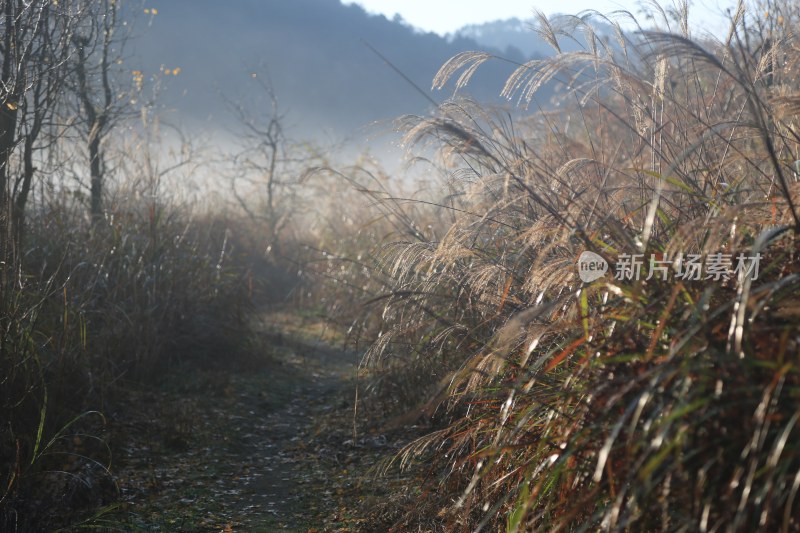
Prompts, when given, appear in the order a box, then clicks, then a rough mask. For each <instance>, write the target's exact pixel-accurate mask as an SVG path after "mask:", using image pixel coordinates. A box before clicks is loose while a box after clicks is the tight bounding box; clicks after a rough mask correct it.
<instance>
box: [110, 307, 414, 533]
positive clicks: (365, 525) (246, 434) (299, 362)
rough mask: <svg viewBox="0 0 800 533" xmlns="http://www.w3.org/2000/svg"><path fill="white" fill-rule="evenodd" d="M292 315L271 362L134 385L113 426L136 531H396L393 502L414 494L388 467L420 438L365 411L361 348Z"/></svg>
mask: <svg viewBox="0 0 800 533" xmlns="http://www.w3.org/2000/svg"><path fill="white" fill-rule="evenodd" d="M268 322H272V324H273V326H274V324H275V323H276V322H278V323H280V320H276V319H275V317H271V318H270V320H268ZM288 322H290V321H288ZM288 322H287V321H286V320H284V324H281V325H280V328H279V331H278V332H276V330H275V329H274V327H273V328H272V330H271V331H270V332H269V334H268V335H267V337H266V339H267V342H266V343H264V344H265V351H266V352H267V354H266V355H265V358H264V360H263V362H262V363H257V364H251V365H249V366H248V367H245V368H233V367H232V368H230V369H225V368H223V369H221V370H220V369H216V370H208V369H206V370H197V369H194V368H186V369H185V370H179V371H177V372H174V373H170V375H169V376H167V377H165V378H164V379H162V380H158V383H154V384H153V386H152V387H144V386H142V387H140V388H138V389H137V390H132V391H130V392H129V397H128V399H127V403H128V404H129V406H128V408H127V409H126V410H125V413H126V414H125V416H124V417H123V418H120V419H118V420H116V421H115V422H114V427H113V428H112V430H113V435H114V440H115V441H116V447H117V448H118V449H121V451H118V453H117V457H118V460H117V462H116V463H115V464H114V465H113V468H112V470H113V471H114V472H115V475H116V477H117V482H118V484H119V487H120V490H121V505H120V506H119V507H118V508H117V509H116V510H115V511H114V513H113V516H114V520H121V521H122V522H123V523H124V524H125V526H124V527H125V529H126V530H134V531H136V530H140V531H187V532H188V531H243V532H259V531H264V532H273V531H385V530H386V528H388V527H389V525H390V524H391V521H392V519H393V516H392V515H393V514H394V513H395V511H393V510H392V509H393V508H395V507H396V506H393V505H391V502H392V500H395V503H396V499H397V495H398V494H400V493H402V494H403V497H404V498H408V499H410V498H413V497H414V494H412V492H413V491H411V490H409V489H408V488H407V487H408V486H409V484H408V483H406V482H404V480H403V479H402V478H401V477H400V473H399V472H398V471H397V470H396V469H390V470H389V471H388V472H387V473H383V474H381V472H382V471H383V469H382V466H383V465H384V464H385V463H386V461H388V460H389V459H391V458H392V457H393V456H394V455H395V454H396V453H397V452H398V450H399V449H400V448H401V447H402V446H403V445H404V444H405V443H406V442H407V441H408V440H409V437H407V436H402V435H398V434H395V435H386V434H380V433H378V432H376V431H369V430H368V429H367V427H368V424H364V423H363V422H362V421H360V418H359V417H358V416H355V418H354V409H353V405H354V400H355V397H356V388H357V382H358V380H357V375H356V374H357V368H358V361H359V355H358V354H357V353H353V352H350V351H346V350H343V349H341V348H339V347H337V346H336V344H337V343H336V341H335V339H332V338H326V335H325V332H324V331H321V332H318V331H316V330H315V329H314V328H309V327H308V326H304V327H303V328H298V327H296V326H297V325H296V324H294V325H292V324H289V323H288ZM223 366H224V365H223ZM354 421H355V424H354ZM405 481H407V480H405ZM401 487H406V488H401Z"/></svg>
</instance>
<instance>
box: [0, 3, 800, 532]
mask: <svg viewBox="0 0 800 533" xmlns="http://www.w3.org/2000/svg"><path fill="white" fill-rule="evenodd" d="M795 4H796V2H789V3H788V4H787V3H773V2H756V3H754V4H752V5H746V6H745V5H740V6H739V8H738V9H737V11H736V12H735V13H732V14H731V16H732V20H731V27H730V32H729V34H728V35H727V36H726V37H725V39H724V40H713V39H711V38H707V39H706V38H704V39H699V40H698V39H695V38H693V36H692V35H691V33H690V31H689V26H688V22H687V21H688V18H687V17H688V14H687V11H686V6H685V5H679V6H678V7H677V9H674V10H669V11H662V10H661V8H659V7H658V6H652V17H650V18H648V20H647V23H646V24H644V23H643V25H642V27H640V31H638V32H631V31H627V30H626V31H623V30H622V29H621V28H620V26H619V25H618V20H619V19H614V18H605V17H603V16H602V15H600V14H592V16H584V17H563V18H560V19H558V20H553V21H548V20H547V19H546V18H544V17H541V19H540V21H539V24H538V30H539V31H540V33H541V34H542V36H543V37H544V38H545V39H547V40H548V41H549V42H550V43H551V44H552V45H553V48H554V53H553V56H552V57H550V58H547V59H542V60H536V61H532V62H529V63H525V64H521V65H518V68H517V70H516V71H515V72H514V73H513V74H512V76H511V77H510V78H509V79H508V80H507V82H506V85H505V89H504V96H506V97H507V98H509V100H510V101H511V102H512V103H513V104H514V105H515V110H514V111H513V112H509V111H508V110H497V109H491V108H488V107H486V106H483V105H481V104H480V103H476V102H473V101H469V100H466V99H460V98H453V99H450V100H448V101H447V102H446V103H444V104H442V105H441V106H439V107H438V109H437V110H436V111H435V112H434V113H432V114H431V115H429V116H420V117H403V118H401V119H398V122H397V124H398V127H399V128H400V129H402V130H403V131H404V133H405V142H406V145H407V146H408V147H409V151H410V153H411V156H412V158H414V156H416V158H415V159H414V160H413V168H414V169H415V170H416V171H417V174H416V175H424V176H426V178H425V179H424V180H418V181H412V180H410V179H406V180H399V179H395V178H393V177H392V176H388V175H387V174H386V173H385V172H384V171H382V170H381V168H380V167H379V165H378V164H377V163H375V162H373V161H371V160H370V159H368V158H366V157H365V158H363V160H361V161H358V162H357V163H356V164H354V165H353V166H351V167H341V166H336V167H334V165H333V164H331V163H330V161H329V160H328V157H327V155H326V154H325V153H324V152H323V151H320V150H318V149H316V148H314V147H309V146H308V145H304V144H299V143H298V144H294V143H292V142H291V141H290V140H288V139H287V138H286V137H285V135H284V130H283V128H282V120H283V115H282V114H281V112H280V110H279V107H278V95H275V94H274V93H273V92H272V91H271V89H270V87H269V86H268V84H262V85H261V89H262V90H263V93H264V95H265V96H266V98H267V100H268V105H267V106H265V107H264V109H265V110H266V111H265V113H264V114H263V115H259V114H257V113H250V112H248V110H247V109H245V108H242V107H239V106H238V105H236V104H231V109H232V110H233V111H234V112H236V113H237V115H238V116H239V119H240V123H241V126H242V132H243V133H242V136H241V139H240V140H241V145H242V146H243V147H244V148H243V151H242V152H241V153H239V154H235V155H233V156H231V157H230V160H231V161H232V162H233V163H232V165H231V167H230V169H229V171H230V176H229V178H230V179H228V180H227V182H228V183H229V184H230V187H229V190H226V191H223V192H224V194H223V193H220V196H215V197H214V198H217V199H220V201H219V202H216V201H212V202H203V203H200V202H198V201H197V199H196V198H194V197H193V196H191V195H190V194H186V193H185V192H179V191H182V190H184V189H181V188H180V187H179V186H177V185H176V184H177V183H178V182H179V180H180V179H184V178H185V179H188V178H192V177H195V178H196V177H197V176H201V175H202V176H203V177H204V179H207V176H208V174H209V170H208V169H209V168H211V167H210V166H207V165H206V164H205V163H204V156H203V154H201V153H197V152H196V151H195V150H193V149H192V148H191V146H192V143H191V142H190V141H189V140H187V139H183V143H182V149H181V150H180V153H178V154H175V153H164V151H163V150H161V149H160V146H161V143H162V140H163V139H164V138H165V136H166V135H167V134H168V133H167V132H168V129H167V128H165V127H164V126H163V125H162V124H160V122H159V120H158V117H157V113H156V109H157V108H156V104H155V102H156V100H155V98H154V97H151V96H149V95H150V93H151V92H153V91H154V88H157V86H158V83H160V82H161V80H160V79H159V77H158V76H155V77H150V78H148V77H145V76H143V75H142V73H140V72H138V71H136V72H133V73H131V72H128V71H126V70H125V68H124V66H120V65H124V62H123V61H121V59H120V61H117V59H118V58H117V56H115V55H114V54H117V53H119V50H120V49H121V48H123V46H122V45H123V44H124V43H125V41H126V39H128V38H130V37H128V36H124V35H120V34H119V33H117V32H118V31H122V30H121V29H120V28H121V27H120V26H118V25H117V24H118V22H117V21H118V20H119V19H118V18H117V11H116V10H117V9H118V4H117V3H115V2H113V1H109V2H81V1H78V0H75V1H71V0H70V1H65V0H61V1H59V2H57V3H55V2H45V1H34V2H29V3H19V2H11V1H6V2H0V6H2V9H3V13H4V14H5V16H4V18H3V20H4V22H3V23H2V24H3V26H2V27H3V30H4V33H3V39H4V40H3V43H4V44H3V46H2V49H0V51H1V52H2V53H1V54H0V58H2V61H3V64H2V67H3V68H2V76H3V79H2V82H3V83H2V86H0V87H1V88H0V205H2V211H1V212H0V232H2V235H1V236H2V240H1V241H0V254H1V255H0V380H1V381H0V401H1V402H2V411H0V413H2V414H0V422H1V423H2V430H0V529H2V530H4V531H37V530H54V529H57V528H65V529H74V528H79V527H94V528H108V529H109V530H118V529H122V530H128V529H134V528H139V529H142V530H149V529H158V528H161V529H165V530H170V529H174V528H178V529H179V530H203V529H208V530H214V529H216V530H220V529H222V530H231V529H233V528H234V526H236V525H238V527H243V528H245V529H243V530H249V529H252V528H254V527H256V526H257V523H256V521H257V520H262V519H263V520H264V521H265V525H264V527H265V528H266V529H264V530H269V528H272V527H289V526H287V524H289V525H291V526H292V527H295V528H301V529H302V528H306V527H312V526H314V525H315V522H319V524H320V525H323V524H324V526H325V527H326V528H328V529H332V530H364V531H370V530H386V529H393V530H396V531H407V530H433V531H452V530H458V531H462V530H463V531H473V530H490V531H497V530H506V531H528V530H535V531H539V530H569V531H595V530H609V531H618V530H637V531H638V530H648V531H649V530H653V531H660V530H692V531H694V530H700V531H714V530H734V531H750V530H767V531H794V530H797V529H798V528H800V519H799V518H798V517H800V503H799V502H798V501H797V492H798V490H800V449H798V447H797V442H800V441H798V439H797V432H798V431H800V429H798V428H797V423H798V420H799V419H800V410H799V409H798V405H799V404H798V397H797V396H798V394H799V393H800V388H799V387H800V381H799V380H798V370H799V369H798V356H799V354H800V346H799V345H798V343H799V342H800V338H799V337H798V331H799V330H798V327H799V326H798V325H799V324H800V322H798V321H799V320H800V308H798V304H797V301H798V283H800V277H799V276H800V267H798V262H797V254H798V253H800V250H799V249H798V247H797V240H796V237H797V236H796V233H797V231H798V229H800V196H798V185H797V182H798V173H800V131H798V129H797V116H798V113H799V112H800V96H799V95H798V93H797V89H796V87H797V86H798V82H800V77H799V75H798V72H800V70H798V69H800V49H798V46H799V45H800V43H798V42H797V39H796V34H795V28H796V27H797V26H798V24H800V6H798V5H795ZM618 17H619V18H621V19H625V23H626V24H627V25H629V24H630V23H631V22H633V23H634V24H635V19H634V18H633V17H632V16H629V15H626V14H618ZM593 21H602V22H603V24H602V29H599V30H596V29H595V26H593ZM626 27H628V26H626ZM609 28H611V32H610V33H609ZM566 42H571V43H572V45H575V44H576V43H577V44H578V45H579V47H580V49H579V50H577V51H575V47H574V46H569V47H567V46H564V44H565V43H566ZM562 47H563V49H564V50H570V51H562ZM502 60H503V59H502V58H496V57H492V56H490V55H488V54H483V53H480V52H465V53H463V54H459V55H458V56H456V57H454V58H453V59H451V60H450V61H449V62H448V63H447V64H445V65H444V66H443V67H442V69H441V70H440V72H439V74H438V75H437V76H436V78H435V80H433V83H434V86H436V87H439V88H445V89H448V90H450V89H452V88H453V87H454V86H455V87H456V88H459V89H461V88H463V87H468V85H469V78H470V76H471V75H472V74H474V72H475V71H476V70H477V69H480V68H482V65H483V64H484V63H486V62H490V61H502ZM164 75H165V74H164V73H163V72H162V73H161V76H162V77H163V76H164ZM545 87H546V88H547V90H548V92H549V91H550V90H552V89H554V88H555V89H557V94H558V97H557V101H556V102H543V101H540V100H539V99H537V95H538V91H539V90H541V89H543V88H545ZM423 156H424V157H423ZM215 171H216V169H215V170H214V172H215ZM209 191H210V189H209ZM343 207H344V208H343ZM586 252H591V254H590V255H587V254H586ZM587 257H589V258H590V259H591V260H592V261H593V264H605V265H607V266H608V267H607V268H608V271H607V272H606V273H605V275H604V276H601V277H593V278H592V279H588V278H586V279H588V281H586V280H583V279H582V278H581V277H580V276H579V268H580V266H581V265H582V264H584V261H585V258H587ZM583 273H584V274H585V273H586V272H583ZM298 324H300V325H299V326H298ZM311 352H314V353H316V355H315V356H313V357H312V358H311V359H308V358H307V356H308V354H309V353H311ZM361 355H363V357H360V358H359V356H361ZM356 361H358V362H359V364H355V363H356ZM240 371H243V372H240ZM304 371H305V372H307V375H303V374H302V373H303V372H304ZM237 372H239V373H238V374H237ZM178 377H180V379H178ZM271 379H273V380H274V381H275V382H274V383H270V380H271ZM148 387H156V389H152V388H148ZM262 388H263V389H264V390H262ZM315 401H316V402H318V403H314V402H315ZM142 402H145V403H146V402H154V405H158V406H160V407H158V408H155V409H154V411H153V412H154V413H155V414H153V416H150V413H149V412H147V413H143V412H142V411H141V404H142ZM165 406H169V407H165ZM226 406H229V407H226ZM226 409H243V410H247V412H249V413H250V416H251V417H253V418H255V417H260V418H263V419H265V420H269V421H271V423H272V424H273V425H276V426H280V427H281V429H276V430H275V432H273V433H270V431H268V429H269V428H267V426H265V425H263V424H262V425H259V426H258V427H256V425H257V424H256V421H255V420H250V421H248V420H249V418H248V417H247V416H237V417H236V420H237V422H236V423H237V424H238V425H237V427H236V428H232V427H228V426H226V425H225V424H226V423H227V422H229V419H230V418H231V416H230V413H231V412H233V411H226ZM259 410H263V413H261V412H260V411H259ZM187 413H189V414H187ZM257 413H260V414H257ZM298 413H300V414H302V415H303V417H305V419H306V420H305V421H304V422H303V424H302V426H301V425H300V423H299V422H297V417H298ZM154 420H158V421H157V422H155V421H154ZM250 422H252V423H253V424H254V425H253V428H254V429H253V431H249V429H248V426H247V424H249V423H250ZM259 424H260V422H259ZM139 427H147V428H149V429H148V430H147V431H154V432H161V433H163V435H161V436H160V437H159V439H156V440H157V444H153V442H155V441H153V440H152V439H151V435H150V433H146V434H145V433H142V432H141V431H139V433H138V434H137V428H139ZM271 438H274V441H273V440H270V439H271ZM298 440H302V442H298ZM251 441H252V442H251ZM256 441H257V442H256ZM290 443H291V444H290ZM276 446H277V447H278V448H276ZM280 446H284V448H280ZM216 452H219V454H217V456H218V457H227V458H229V460H230V461H239V460H240V459H241V460H242V461H244V460H245V458H250V459H251V460H250V461H248V463H247V464H248V465H249V466H248V470H247V471H246V472H244V473H242V472H241V471H240V470H239V469H236V468H233V469H231V468H228V467H230V465H229V464H228V465H227V466H226V467H225V468H222V467H220V469H219V470H218V471H212V472H210V473H208V474H204V476H205V477H203V476H199V475H198V476H197V477H192V479H191V483H189V481H188V480H187V484H189V485H191V487H190V489H191V491H192V493H191V498H189V497H188V496H185V495H184V494H183V493H181V492H180V491H181V490H184V489H181V487H182V486H181V485H180V484H177V485H176V483H175V479H170V478H169V476H172V478H175V476H178V477H180V478H181V479H183V477H188V476H190V473H196V472H198V471H199V470H201V468H200V463H199V462H197V461H202V464H203V465H204V466H203V467H202V470H203V471H204V472H205V471H207V470H208V468H212V467H210V466H209V465H210V464H211V463H212V462H213V458H214V457H215V453H216ZM137 454H138V455H137ZM253 454H256V455H259V457H253ZM198 457H199V458H200V459H198ZM265 457H267V458H268V459H265ZM311 457H314V458H316V459H315V461H316V462H315V463H313V465H312V463H311V459H310V458H311ZM157 461H162V462H163V461H174V464H171V465H167V467H168V468H167V467H165V468H163V469H161V470H158V469H157V468H156V467H155V466H153V465H154V464H155V462H157ZM193 461H195V462H193ZM214 468H216V467H214ZM146 469H147V470H148V473H147V474H146V475H145V474H144V471H145V470H146ZM259 469H261V470H263V469H275V472H276V474H275V476H280V479H279V480H278V481H263V478H267V477H268V476H264V475H263V473H260V472H255V470H259ZM158 472H161V474H159V473H158ZM164 472H167V474H164ZM218 472H223V474H219V473H218ZM270 472H272V470H270ZM162 474H163V475H162ZM192 475H194V474H192ZM368 475H369V476H372V477H370V479H371V480H373V481H366V480H367V476H368ZM165 476H166V477H165ZM292 476H294V477H292ZM228 478H230V479H231V480H236V482H237V483H239V485H240V486H239V490H240V492H236V493H225V494H227V495H228V496H231V495H233V496H236V498H233V497H232V496H231V498H228V499H226V498H223V497H219V498H216V497H215V492H214V491H216V490H219V491H222V490H223V488H222V487H223V485H220V483H225V482H226V481H224V480H225V479H228ZM295 478H297V479H296V481H297V483H294V482H292V481H291V480H292V479H295ZM301 478H302V479H301ZM276 479H277V478H276ZM287 479H289V480H290V481H286V480H287ZM220 480H222V481H220ZM265 483H266V484H265ZM270 483H271V484H270ZM371 483H375V485H374V486H371V485H370V484H371ZM303 484H307V485H308V486H309V487H319V486H320V485H326V484H328V485H330V487H329V489H330V490H327V492H324V498H319V499H316V500H315V502H316V503H315V505H316V504H319V508H316V507H315V508H314V509H309V508H305V506H306V504H308V502H309V500H308V498H307V497H300V496H298V497H296V498H295V499H294V500H293V501H295V500H296V502H299V503H289V504H286V503H282V504H281V505H280V506H278V507H275V508H272V507H271V505H272V503H271V502H265V501H261V500H263V495H264V494H267V495H273V496H275V497H276V498H277V497H278V496H280V495H282V494H289V493H291V491H292V490H299V489H298V488H297V487H299V486H306V485H303ZM295 485H297V486H295ZM242 487H244V488H246V489H247V490H244V489H242ZM259 487H260V488H259ZM185 490H189V489H185ZM304 490H305V489H304ZM308 490H312V489H311V488H309V489H308ZM203 491H207V492H203ZM259 491H261V492H259ZM243 494H244V495H248V494H249V495H250V496H248V497H252V498H256V499H257V498H259V497H260V498H261V500H258V501H257V502H256V500H255V499H254V500H253V501H254V502H256V503H257V504H258V505H256V503H254V504H253V505H250V506H247V505H243V504H242V500H241V498H243V497H245V496H242V495H243ZM255 494H261V496H253V495H255ZM376 494H380V498H379V499H378V498H376V496H375V495H376ZM159 495H163V496H159ZM159 497H160V498H162V499H157V498H159ZM186 498H189V500H187V499H186ZM293 498H294V497H293ZM290 499H291V498H290ZM185 501H191V502H194V504H193V505H195V507H194V508H192V510H191V513H189V512H188V511H187V512H185V513H184V512H183V511H182V510H180V509H179V508H178V507H179V506H180V505H181V502H185ZM198 502H211V503H207V504H203V505H208V506H211V507H213V508H214V511H213V513H212V514H209V513H203V512H201V511H203V509H199V508H198V507H197V506H198V505H201V504H200V503H198ZM276 505H277V504H276ZM167 507H169V508H167ZM255 507H258V509H257V510H254V508H255ZM287 512H292V513H297V515H296V516H295V518H294V519H293V520H289V521H284V520H283V518H281V517H279V514H280V513H287ZM246 513H251V515H252V516H251V518H248V520H250V521H248V520H244V519H242V517H241V515H243V514H246ZM237 514H238V515H240V516H239V517H238V518H237ZM298 517H299V518H298ZM192 520H195V521H194V522H193V521H192Z"/></svg>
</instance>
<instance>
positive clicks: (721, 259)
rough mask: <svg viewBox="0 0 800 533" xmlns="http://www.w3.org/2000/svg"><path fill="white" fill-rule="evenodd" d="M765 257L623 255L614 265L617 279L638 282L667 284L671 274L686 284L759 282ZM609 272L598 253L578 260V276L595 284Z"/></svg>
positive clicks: (586, 281) (586, 253) (741, 254)
mask: <svg viewBox="0 0 800 533" xmlns="http://www.w3.org/2000/svg"><path fill="white" fill-rule="evenodd" d="M760 265H761V254H760V253H757V254H754V255H746V254H744V253H740V254H737V255H733V254H724V253H714V254H710V255H708V256H706V257H705V260H704V259H703V256H702V255H700V254H683V253H680V254H678V255H677V256H676V257H675V258H673V259H670V258H668V257H667V256H665V255H662V254H651V255H650V257H649V258H647V260H645V255H644V254H620V255H619V256H618V257H617V262H616V263H615V264H614V268H613V273H614V279H616V280H618V281H636V280H640V279H642V277H644V279H645V280H650V279H659V280H662V281H667V280H668V279H669V277H670V275H674V277H675V279H679V280H683V281H705V280H710V281H728V280H730V279H731V278H739V279H745V278H750V279H751V280H754V281H755V280H756V279H758V275H759V269H760ZM608 270H609V264H608V262H607V261H606V260H605V259H603V258H602V257H601V256H600V255H598V254H596V253H594V252H589V251H586V252H583V253H582V254H581V255H580V257H579V258H578V276H579V277H580V279H581V281H583V282H585V283H591V282H593V281H595V280H597V279H600V278H602V277H603V276H604V275H605V274H606V272H608Z"/></svg>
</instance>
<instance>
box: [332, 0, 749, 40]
mask: <svg viewBox="0 0 800 533" xmlns="http://www.w3.org/2000/svg"><path fill="white" fill-rule="evenodd" d="M345 3H348V4H361V5H362V6H364V8H365V9H366V10H367V11H369V12H371V13H381V14H384V15H386V16H387V17H389V18H391V17H393V16H394V15H395V14H396V13H399V14H400V15H401V16H402V17H403V18H404V19H405V20H406V21H407V22H409V23H410V24H412V25H414V26H416V27H418V28H422V29H423V30H427V31H434V32H436V33H439V34H445V33H448V32H452V31H454V30H456V29H458V28H460V27H462V26H464V25H466V24H473V23H481V22H488V21H492V20H498V19H507V18H511V17H518V18H530V16H531V13H532V12H533V10H534V9H535V8H538V9H540V10H541V11H543V12H545V13H546V14H548V15H551V14H554V13H567V14H577V13H579V12H580V11H583V10H585V9H595V10H597V11H600V12H602V13H610V12H612V11H615V10H618V9H627V10H628V11H630V12H632V13H634V14H637V12H638V11H639V7H638V6H639V5H641V4H642V2H640V1H637V0H558V1H553V0H538V1H537V0H491V1H485V0H356V1H352V0H351V1H346V2H345ZM661 3H662V4H663V5H665V6H667V5H672V2H671V0H667V1H662V2H661ZM735 4H736V2H735V0H695V1H693V2H690V6H691V7H690V14H691V15H690V18H691V19H693V22H694V26H695V27H696V28H698V29H706V30H716V29H718V28H724V27H725V24H724V20H723V17H722V14H723V13H725V10H726V9H731V8H733V6H735Z"/></svg>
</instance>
